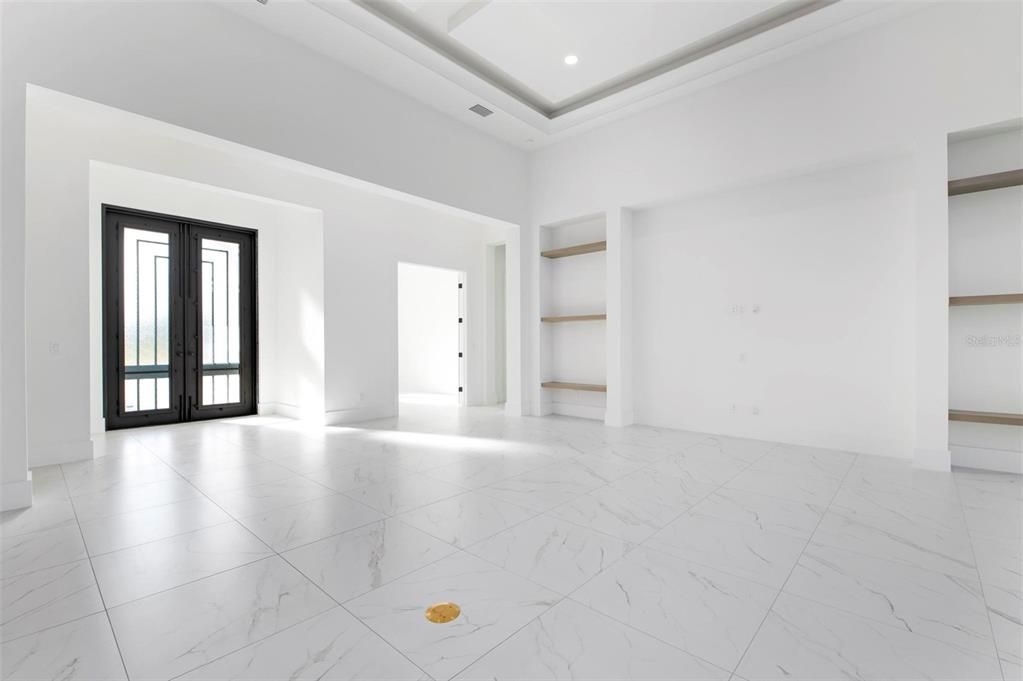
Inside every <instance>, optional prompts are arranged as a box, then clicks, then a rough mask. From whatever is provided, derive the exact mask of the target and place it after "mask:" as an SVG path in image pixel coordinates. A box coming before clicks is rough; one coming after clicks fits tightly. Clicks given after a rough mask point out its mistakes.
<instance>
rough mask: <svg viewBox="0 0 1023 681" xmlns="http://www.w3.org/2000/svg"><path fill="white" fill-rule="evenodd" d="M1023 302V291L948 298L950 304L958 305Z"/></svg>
mask: <svg viewBox="0 0 1023 681" xmlns="http://www.w3.org/2000/svg"><path fill="white" fill-rule="evenodd" d="M1015 303H1023V293H999V294H995V295H990V296H954V297H952V298H949V299H948V304H949V305H950V306H957V305H1012V304H1015Z"/></svg>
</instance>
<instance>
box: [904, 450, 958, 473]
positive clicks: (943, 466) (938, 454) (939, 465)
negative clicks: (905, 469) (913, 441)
mask: <svg viewBox="0 0 1023 681" xmlns="http://www.w3.org/2000/svg"><path fill="white" fill-rule="evenodd" d="M913 467H914V468H922V469H925V470H929V471H950V470H952V454H951V452H950V451H949V450H947V449H944V450H942V449H915V450H913Z"/></svg>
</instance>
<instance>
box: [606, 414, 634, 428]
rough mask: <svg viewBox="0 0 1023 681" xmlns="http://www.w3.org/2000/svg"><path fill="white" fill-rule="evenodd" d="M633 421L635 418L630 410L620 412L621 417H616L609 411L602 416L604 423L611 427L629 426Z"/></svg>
mask: <svg viewBox="0 0 1023 681" xmlns="http://www.w3.org/2000/svg"><path fill="white" fill-rule="evenodd" d="M635 422H636V418H635V417H634V416H633V414H632V412H631V411H630V412H626V413H624V414H622V415H621V418H618V417H616V416H615V415H614V414H612V413H611V412H610V411H609V412H608V413H607V416H605V417H604V425H605V426H609V427H611V428H624V427H625V426H631V425H632V424H634V423H635Z"/></svg>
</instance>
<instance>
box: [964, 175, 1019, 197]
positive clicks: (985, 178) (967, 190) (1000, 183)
mask: <svg viewBox="0 0 1023 681" xmlns="http://www.w3.org/2000/svg"><path fill="white" fill-rule="evenodd" d="M1020 185H1023V169H1021V170H1008V171H1006V172H1004V173H992V174H990V175H978V176H977V177H964V178H963V179H961V180H949V181H948V195H949V196H958V195H960V194H972V193H974V192H986V191H989V190H991V189H1004V188H1005V187H1018V186H1020Z"/></svg>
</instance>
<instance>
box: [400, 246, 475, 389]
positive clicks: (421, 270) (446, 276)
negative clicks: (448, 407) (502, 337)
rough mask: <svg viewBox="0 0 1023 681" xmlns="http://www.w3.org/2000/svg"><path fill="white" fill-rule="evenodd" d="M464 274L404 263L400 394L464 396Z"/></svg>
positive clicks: (402, 276)
mask: <svg viewBox="0 0 1023 681" xmlns="http://www.w3.org/2000/svg"><path fill="white" fill-rule="evenodd" d="M459 276H460V275H459V273H458V272H456V271H454V270H446V269H442V268H439V267H425V266H423V265H415V264H412V263H404V262H401V263H398V393H399V394H409V393H425V394H434V395H457V394H458V365H459V360H458V352H459V349H458V346H459V338H458V336H459V328H458V308H459V297H460V295H461V294H460V293H459V289H458V279H459Z"/></svg>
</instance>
